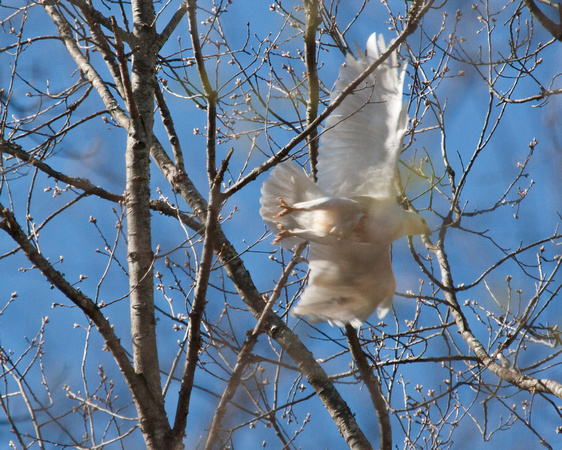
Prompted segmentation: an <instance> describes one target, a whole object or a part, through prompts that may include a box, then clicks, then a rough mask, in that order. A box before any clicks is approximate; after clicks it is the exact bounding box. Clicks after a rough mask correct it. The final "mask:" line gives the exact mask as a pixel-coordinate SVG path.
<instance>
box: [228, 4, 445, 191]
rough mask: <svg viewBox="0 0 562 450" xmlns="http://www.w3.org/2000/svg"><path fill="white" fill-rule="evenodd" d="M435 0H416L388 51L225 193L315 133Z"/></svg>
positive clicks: (390, 51) (382, 60) (256, 175)
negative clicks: (297, 132)
mask: <svg viewBox="0 0 562 450" xmlns="http://www.w3.org/2000/svg"><path fill="white" fill-rule="evenodd" d="M434 2H435V0H429V1H428V2H427V3H425V4H423V2H422V1H421V0H416V1H414V2H413V5H412V6H411V8H410V14H409V15H408V16H409V20H408V22H407V24H406V26H405V27H404V30H403V31H402V32H401V33H400V35H399V36H398V37H397V38H396V39H395V40H394V41H392V42H391V43H390V44H389V45H388V47H387V48H386V51H384V52H383V53H382V54H381V55H380V58H379V59H377V60H376V61H374V62H373V63H372V64H371V65H370V66H369V67H367V69H365V70H364V71H363V73H361V74H360V75H359V76H358V77H357V78H356V79H355V80H353V81H352V82H351V83H349V85H348V86H347V87H345V88H344V89H342V91H341V92H340V94H339V95H338V96H337V97H336V98H335V99H334V100H333V101H332V102H331V103H330V104H329V105H328V106H327V107H326V109H325V110H324V111H322V113H320V114H319V115H318V116H317V117H316V119H314V120H313V121H312V122H311V123H310V124H308V126H307V127H306V128H305V129H304V130H303V131H302V132H301V133H300V134H299V135H297V136H295V137H294V138H293V139H291V141H290V142H289V143H288V144H287V145H286V146H285V147H283V148H282V149H281V150H279V151H278V152H277V154H275V155H274V156H272V157H271V158H269V159H268V160H267V161H266V162H265V163H263V164H262V165H261V166H259V167H256V168H255V169H253V170H252V171H251V172H250V173H248V175H246V176H245V177H244V178H242V179H241V180H239V181H237V182H236V183H234V184H233V185H232V186H230V187H229V188H228V189H226V190H225V191H224V195H225V196H226V197H230V196H231V195H232V194H234V193H235V192H237V191H239V190H240V189H242V188H243V187H244V186H246V185H247V184H248V183H250V182H252V181H253V180H255V179H256V178H257V177H258V176H260V175H261V174H262V173H264V172H266V171H267V170H269V169H270V168H272V167H273V166H275V165H277V164H278V163H279V162H281V161H283V160H284V159H285V158H286V157H287V156H288V155H289V153H290V152H291V150H293V149H294V148H295V147H296V146H297V145H299V144H300V143H301V142H302V141H303V140H305V139H307V138H308V137H309V136H311V135H312V133H314V131H315V130H316V128H317V127H318V126H319V125H320V124H321V123H322V122H323V121H324V119H326V117H328V116H329V115H330V114H331V113H332V112H333V111H334V110H335V109H336V108H337V107H338V106H339V105H341V103H342V102H343V101H344V99H345V98H346V97H347V96H348V95H349V94H351V93H352V92H353V91H354V90H355V89H356V88H357V86H359V85H360V84H361V83H362V82H363V81H365V80H366V79H367V77H369V75H371V74H372V73H373V72H374V71H375V70H376V69H377V67H379V66H380V65H381V64H382V63H383V62H384V61H386V60H387V59H388V57H389V56H390V55H391V54H392V53H393V52H394V51H395V50H396V49H397V48H398V47H399V46H400V45H401V44H402V43H403V42H404V41H405V40H406V38H407V37H408V36H410V35H411V34H412V33H413V32H414V31H416V28H417V27H418V24H419V21H420V20H421V18H422V17H423V16H424V15H425V13H427V11H429V9H430V8H431V6H432V5H433V3H434Z"/></svg>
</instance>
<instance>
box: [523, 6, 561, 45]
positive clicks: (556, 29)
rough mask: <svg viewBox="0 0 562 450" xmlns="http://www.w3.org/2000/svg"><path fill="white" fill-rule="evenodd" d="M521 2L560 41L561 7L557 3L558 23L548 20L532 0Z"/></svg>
mask: <svg viewBox="0 0 562 450" xmlns="http://www.w3.org/2000/svg"><path fill="white" fill-rule="evenodd" d="M523 4H524V5H525V6H526V7H527V9H528V10H529V12H530V13H531V15H532V16H533V17H534V18H535V19H537V21H538V22H539V23H540V24H541V25H542V26H543V27H544V28H545V29H546V30H547V31H548V32H549V33H550V34H552V36H553V37H554V38H555V39H558V40H559V41H562V8H561V7H560V3H559V4H558V13H559V14H560V24H557V23H556V22H554V21H552V20H550V19H549V18H548V17H547V16H546V14H545V13H543V12H542V11H541V10H540V8H539V7H538V6H537V4H536V3H535V2H534V1H533V0H523Z"/></svg>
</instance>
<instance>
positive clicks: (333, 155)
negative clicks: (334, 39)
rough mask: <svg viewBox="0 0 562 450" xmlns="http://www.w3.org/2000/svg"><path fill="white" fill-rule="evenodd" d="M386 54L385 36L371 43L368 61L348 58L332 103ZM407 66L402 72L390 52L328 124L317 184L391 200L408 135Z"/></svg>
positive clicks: (332, 190) (337, 192)
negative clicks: (403, 146)
mask: <svg viewBox="0 0 562 450" xmlns="http://www.w3.org/2000/svg"><path fill="white" fill-rule="evenodd" d="M385 50H386V45H385V43H384V39H383V37H382V35H379V36H378V39H377V36H376V34H372V35H371V37H370V38H369V40H368V41H367V56H366V58H363V59H360V60H357V59H355V58H354V57H353V56H351V55H347V57H346V61H345V66H343V67H342V68H341V70H340V74H339V77H338V80H337V81H336V86H335V89H334V90H333V92H332V95H331V100H333V99H334V98H336V97H337V96H338V95H339V93H340V92H341V91H342V90H343V89H344V88H345V87H346V86H348V85H349V84H350V83H351V82H352V81H353V80H355V79H356V78H357V77H358V76H359V75H360V74H361V73H362V72H363V71H365V70H366V69H367V67H369V66H370V65H371V64H372V63H373V62H374V61H376V60H377V59H378V58H379V56H380V54H381V53H383V52H384V51H385ZM405 74H406V64H402V68H401V69H400V70H398V62H397V58H396V53H392V54H391V55H390V57H389V58H388V59H386V61H385V62H383V63H382V64H381V65H380V66H379V67H377V69H376V70H375V72H374V73H373V74H371V76H369V77H367V79H366V80H365V81H363V82H362V83H361V84H360V85H359V86H358V87H357V89H356V90H355V91H354V92H353V93H352V94H350V95H348V96H347V97H346V98H345V99H344V101H343V102H342V104H341V105H340V106H338V107H337V108H336V110H335V111H334V112H333V113H332V114H331V115H330V116H329V117H328V118H327V119H326V130H325V131H324V133H323V135H322V147H321V150H320V154H319V157H318V185H319V186H320V187H321V188H323V189H324V190H326V191H327V192H329V193H330V194H332V195H334V196H338V197H352V196H354V195H370V196H375V197H380V196H382V197H392V196H393V194H394V189H393V186H394V177H395V175H396V170H397V165H398V158H399V156H400V152H401V150H402V142H403V140H404V135H405V134H406V130H407V121H408V116H407V109H406V108H403V107H402V106H403V100H402V97H403V86H404V76H405Z"/></svg>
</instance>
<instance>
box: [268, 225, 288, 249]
mask: <svg viewBox="0 0 562 450" xmlns="http://www.w3.org/2000/svg"><path fill="white" fill-rule="evenodd" d="M277 228H279V233H277V234H276V235H275V239H273V242H272V244H273V245H277V244H279V241H282V240H283V239H285V238H288V237H290V236H292V234H291V232H290V231H287V229H286V228H285V227H284V226H283V225H281V224H280V223H278V224H277Z"/></svg>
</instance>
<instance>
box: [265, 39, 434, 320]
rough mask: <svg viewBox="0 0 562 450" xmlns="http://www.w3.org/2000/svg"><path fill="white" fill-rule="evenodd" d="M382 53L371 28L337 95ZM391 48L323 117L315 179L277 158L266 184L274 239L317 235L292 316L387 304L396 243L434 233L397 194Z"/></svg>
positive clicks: (350, 316) (397, 99)
mask: <svg viewBox="0 0 562 450" xmlns="http://www.w3.org/2000/svg"><path fill="white" fill-rule="evenodd" d="M385 50H386V45H385V43H384V39H383V37H382V36H379V37H378V40H377V37H376V35H375V34H373V35H371V37H370V38H369V40H368V41H367V54H366V56H365V57H362V58H361V59H355V58H354V57H352V56H351V55H347V57H346V62H345V65H343V66H342V68H341V69H340V73H339V77H338V80H337V81H336V85H335V88H334V90H333V92H332V95H331V99H332V100H333V99H334V98H335V97H337V95H338V94H339V93H340V92H341V91H342V90H343V89H344V88H345V87H346V86H348V85H349V83H351V82H352V81H353V80H354V79H356V78H357V77H358V76H359V74H361V73H362V72H363V71H364V70H365V69H366V68H367V67H368V66H369V65H370V64H371V63H372V62H373V61H375V60H377V59H378V58H379V56H380V53H382V52H384V51H385ZM398 67H399V65H398V62H397V57H396V54H395V53H393V54H392V55H391V56H390V57H389V58H388V59H387V60H386V61H385V62H384V63H382V64H381V65H380V66H379V67H378V68H377V69H376V70H375V72H374V73H373V74H371V75H370V76H369V77H368V78H367V79H366V80H365V81H364V82H363V83H361V84H360V85H359V87H358V88H357V89H356V90H355V91H354V92H353V93H352V94H350V95H348V96H347V97H346V98H345V100H344V101H343V102H342V104H341V105H340V106H338V108H336V110H335V111H334V112H333V113H332V114H331V115H330V116H329V117H328V118H327V119H326V129H325V131H324V133H323V134H322V137H321V141H320V144H321V145H320V149H319V156H318V183H315V182H314V181H312V180H311V179H310V178H309V177H308V176H307V175H306V174H305V173H304V172H303V171H302V170H300V169H299V168H298V167H297V166H296V165H295V164H294V163H292V162H283V163H281V164H279V165H278V166H277V167H276V168H275V169H274V170H273V171H272V173H271V175H270V177H269V178H268V179H267V180H266V181H265V182H264V184H263V187H262V190H261V192H262V197H261V200H260V202H261V209H260V213H261V216H262V218H263V219H264V221H265V222H266V223H267V224H268V226H269V227H270V229H271V230H275V229H276V228H277V229H278V230H279V232H278V234H277V236H276V237H275V240H274V241H273V243H274V244H276V243H281V244H282V245H283V246H285V247H287V248H292V247H293V246H294V245H295V244H298V243H299V242H303V241H311V244H310V254H309V268H310V277H309V281H308V286H307V288H306V289H305V291H304V293H303V294H302V296H301V298H300V300H299V303H298V304H297V305H296V306H295V307H294V308H293V311H292V313H293V314H295V315H298V316H308V317H309V318H310V319H311V320H313V321H318V320H327V321H329V322H330V323H331V324H333V325H338V326H343V325H345V324H348V323H350V324H352V325H353V326H355V327H359V326H361V324H362V322H363V321H365V320H367V318H368V317H369V316H370V315H371V314H372V313H373V311H374V310H375V309H377V308H378V316H379V318H382V317H384V315H385V314H386V313H387V312H388V310H389V309H390V306H391V305H392V299H393V297H394V291H395V289H396V281H395V279H394V274H393V271H392V266H391V261H390V244H391V243H392V242H393V241H394V240H396V239H398V238H400V237H402V236H410V235H415V234H431V231H430V229H429V227H428V225H427V223H426V221H425V220H424V219H423V217H422V216H421V215H419V214H417V213H415V212H412V211H406V210H404V209H403V208H401V207H400V206H399V205H398V204H397V203H396V200H395V198H394V182H395V177H396V176H397V174H398V167H397V166H398V159H399V157H400V152H401V150H402V144H403V140H404V136H405V133H406V130H407V110H406V108H405V107H404V106H403V102H402V95H403V85H404V76H405V71H406V67H405V64H402V67H401V68H400V70H399V68H398Z"/></svg>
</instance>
